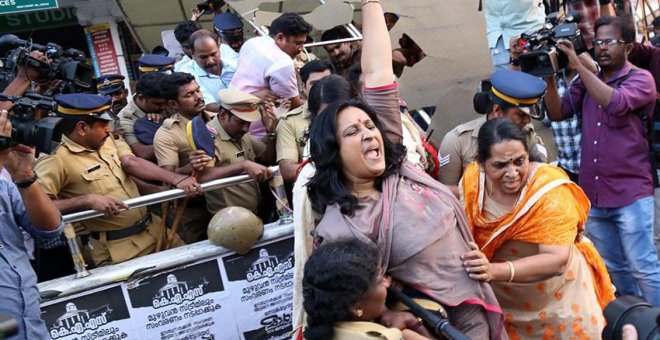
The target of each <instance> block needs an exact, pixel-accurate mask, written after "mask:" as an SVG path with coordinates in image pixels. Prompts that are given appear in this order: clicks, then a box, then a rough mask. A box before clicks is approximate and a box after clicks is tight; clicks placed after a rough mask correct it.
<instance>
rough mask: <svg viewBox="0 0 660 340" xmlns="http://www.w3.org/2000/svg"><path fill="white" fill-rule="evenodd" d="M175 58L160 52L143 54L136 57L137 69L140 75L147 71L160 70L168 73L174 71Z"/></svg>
mask: <svg viewBox="0 0 660 340" xmlns="http://www.w3.org/2000/svg"><path fill="white" fill-rule="evenodd" d="M174 62H176V59H174V58H170V57H166V56H163V55H160V54H145V55H143V56H141V57H140V58H139V59H138V70H139V71H140V76H142V75H143V74H145V73H149V72H161V73H165V74H170V73H172V72H173V71H174Z"/></svg>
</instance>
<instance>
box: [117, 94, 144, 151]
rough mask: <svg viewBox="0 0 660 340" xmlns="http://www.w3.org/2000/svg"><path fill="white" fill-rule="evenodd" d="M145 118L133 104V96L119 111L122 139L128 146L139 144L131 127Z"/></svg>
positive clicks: (142, 112) (140, 110)
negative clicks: (122, 132) (122, 130)
mask: <svg viewBox="0 0 660 340" xmlns="http://www.w3.org/2000/svg"><path fill="white" fill-rule="evenodd" d="M146 116H147V113H146V112H144V111H142V109H140V107H138V106H137V104H136V103H135V95H133V98H131V100H129V101H128V105H126V107H124V108H123V109H121V111H119V125H120V127H121V128H122V129H124V139H125V140H126V143H128V145H133V144H135V143H138V142H139V141H138V139H137V137H135V131H134V130H133V125H135V121H136V120H138V119H140V118H142V117H146Z"/></svg>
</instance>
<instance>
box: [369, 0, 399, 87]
mask: <svg viewBox="0 0 660 340" xmlns="http://www.w3.org/2000/svg"><path fill="white" fill-rule="evenodd" d="M362 36H363V40H362V57H361V63H362V74H363V76H364V85H365V87H366V88H374V87H381V86H385V85H389V84H392V82H393V80H394V77H393V74H394V69H393V68H392V43H391V42H390V35H389V33H388V31H387V25H385V15H384V13H383V7H382V6H381V3H380V1H379V0H363V1H362Z"/></svg>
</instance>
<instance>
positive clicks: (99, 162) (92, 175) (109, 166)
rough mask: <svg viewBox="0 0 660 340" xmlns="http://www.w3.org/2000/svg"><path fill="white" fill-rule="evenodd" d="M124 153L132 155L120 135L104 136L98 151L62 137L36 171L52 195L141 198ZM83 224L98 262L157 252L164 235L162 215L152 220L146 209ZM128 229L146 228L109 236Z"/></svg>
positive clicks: (118, 261) (121, 198)
mask: <svg viewBox="0 0 660 340" xmlns="http://www.w3.org/2000/svg"><path fill="white" fill-rule="evenodd" d="M124 155H132V152H131V150H130V148H129V146H128V145H127V144H126V143H125V142H124V141H122V140H121V139H118V140H115V139H113V138H108V139H106V141H105V142H104V144H103V145H102V146H101V147H100V148H99V150H90V149H87V148H85V147H83V146H81V145H79V144H77V143H75V142H74V141H72V140H71V139H69V138H67V137H66V136H63V137H62V142H61V143H60V145H59V146H58V147H57V148H56V149H55V151H54V152H53V153H52V154H51V155H49V156H45V157H42V158H40V159H39V160H38V161H37V164H36V166H35V171H36V172H37V174H38V176H39V183H40V184H41V185H42V186H43V188H44V190H45V191H46V193H47V194H48V195H49V196H50V197H51V198H52V199H55V200H59V199H68V198H74V197H78V196H82V195H86V194H96V195H102V196H106V197H112V198H115V199H117V200H121V201H124V200H127V199H129V198H135V197H139V196H140V193H139V191H138V188H137V185H136V183H135V182H134V181H133V179H132V178H131V177H130V176H129V175H128V174H126V173H125V172H124V171H123V169H122V167H121V160H120V158H121V157H122V156H124ZM81 223H82V224H83V225H84V226H85V228H86V229H88V230H90V231H91V232H92V237H91V238H90V242H91V245H92V248H93V250H92V258H93V260H94V262H95V263H96V265H97V266H100V265H108V264H112V263H120V262H124V261H127V260H130V259H132V258H135V257H138V256H143V255H147V254H150V253H152V252H153V251H154V250H155V245H156V240H157V238H158V237H162V230H160V219H159V218H157V217H155V216H154V217H153V218H150V216H149V215H148V213H147V209H146V208H138V209H131V210H128V211H123V212H122V213H120V214H118V215H114V216H104V217H97V218H93V219H88V220H85V221H82V222H81ZM132 227H140V228H143V229H144V230H143V231H141V232H137V233H135V234H133V235H130V236H127V237H123V238H120V239H115V240H109V239H108V238H112V236H110V237H108V236H109V235H112V234H113V232H116V231H120V230H124V229H128V228H132ZM133 230H135V229H133ZM94 235H97V237H94Z"/></svg>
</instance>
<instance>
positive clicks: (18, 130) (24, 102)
mask: <svg viewBox="0 0 660 340" xmlns="http://www.w3.org/2000/svg"><path fill="white" fill-rule="evenodd" d="M0 101H11V102H13V106H12V108H11V111H12V112H13V115H11V116H10V120H11V125H12V128H11V138H7V137H0V149H6V148H8V147H11V146H14V145H16V144H23V145H27V146H32V147H35V149H36V153H37V155H38V154H40V153H42V152H43V153H48V154H49V153H51V152H52V151H53V150H54V149H55V146H57V144H58V143H59V142H60V141H61V140H62V130H61V129H60V126H59V124H60V122H61V121H62V118H60V117H53V116H51V114H52V112H54V111H55V110H56V109H57V103H56V102H55V100H53V98H50V97H46V96H42V95H40V94H36V93H31V92H28V93H26V94H25V96H23V97H14V96H7V95H4V94H0ZM39 111H42V112H43V113H44V114H43V118H41V119H37V117H38V116H37V114H40V113H42V112H39Z"/></svg>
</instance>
